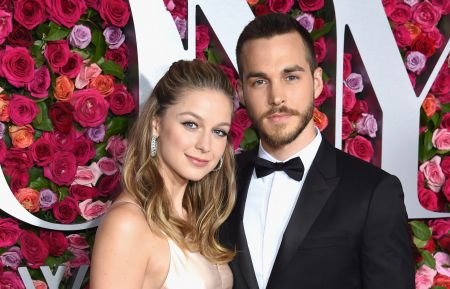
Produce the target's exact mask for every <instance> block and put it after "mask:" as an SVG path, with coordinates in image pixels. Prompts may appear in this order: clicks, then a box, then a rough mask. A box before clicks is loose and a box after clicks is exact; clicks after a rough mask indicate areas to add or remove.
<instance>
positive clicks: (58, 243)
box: [39, 230, 69, 256]
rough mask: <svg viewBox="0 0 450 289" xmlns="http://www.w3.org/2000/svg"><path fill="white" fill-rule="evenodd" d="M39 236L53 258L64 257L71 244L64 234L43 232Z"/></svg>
mask: <svg viewBox="0 0 450 289" xmlns="http://www.w3.org/2000/svg"><path fill="white" fill-rule="evenodd" d="M39 236H40V237H41V239H42V240H43V241H44V243H45V244H46V245H47V248H48V251H49V254H50V255H52V256H62V255H63V254H64V253H65V252H66V250H67V248H68V247H69V242H68V241H67V239H66V236H64V234H63V233H62V232H57V231H46V230H41V231H40V233H39Z"/></svg>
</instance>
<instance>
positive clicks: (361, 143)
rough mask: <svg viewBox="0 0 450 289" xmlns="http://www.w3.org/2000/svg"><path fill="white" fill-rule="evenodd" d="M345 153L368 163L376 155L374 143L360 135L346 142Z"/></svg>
mask: <svg viewBox="0 0 450 289" xmlns="http://www.w3.org/2000/svg"><path fill="white" fill-rule="evenodd" d="M344 151H345V152H346V153H349V154H350V155H352V156H355V157H357V158H360V159H362V160H365V161H366V162H370V160H371V159H372V157H373V153H374V151H373V147H372V143H371V142H370V141H369V140H367V139H366V138H364V137H362V136H359V135H357V136H356V137H355V138H348V139H346V140H345V147H344Z"/></svg>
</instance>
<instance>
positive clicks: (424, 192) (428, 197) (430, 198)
mask: <svg viewBox="0 0 450 289" xmlns="http://www.w3.org/2000/svg"><path fill="white" fill-rule="evenodd" d="M419 202H420V204H421V205H422V206H423V207H424V208H425V209H427V210H430V211H434V212H437V211H439V207H440V206H439V200H438V197H437V194H436V193H435V192H433V191H432V190H429V189H425V188H419Z"/></svg>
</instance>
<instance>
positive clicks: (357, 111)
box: [348, 99, 369, 122]
mask: <svg viewBox="0 0 450 289" xmlns="http://www.w3.org/2000/svg"><path fill="white" fill-rule="evenodd" d="M368 112H369V107H368V105H367V102H366V101H365V100H359V99H358V100H356V103H355V105H354V106H353V109H352V111H351V112H350V113H349V114H348V119H349V120H351V121H353V122H356V121H357V120H358V119H359V118H360V117H361V114H363V113H368Z"/></svg>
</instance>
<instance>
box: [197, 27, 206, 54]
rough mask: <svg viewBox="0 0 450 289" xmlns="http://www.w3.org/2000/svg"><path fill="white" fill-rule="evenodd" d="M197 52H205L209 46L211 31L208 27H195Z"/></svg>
mask: <svg viewBox="0 0 450 289" xmlns="http://www.w3.org/2000/svg"><path fill="white" fill-rule="evenodd" d="M195 40H196V41H195V45H196V47H195V51H197V52H203V51H204V50H205V49H206V48H208V45H209V29H208V26H206V25H197V26H196V27H195Z"/></svg>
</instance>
